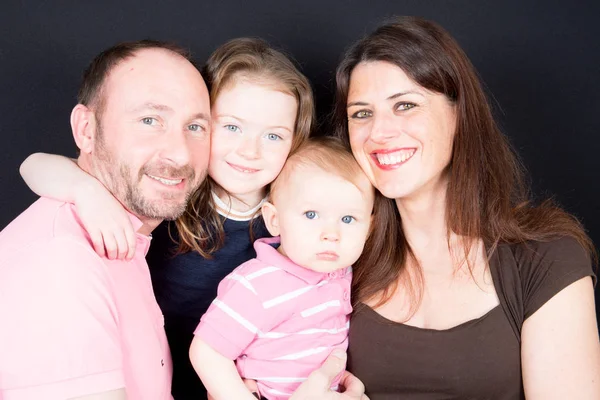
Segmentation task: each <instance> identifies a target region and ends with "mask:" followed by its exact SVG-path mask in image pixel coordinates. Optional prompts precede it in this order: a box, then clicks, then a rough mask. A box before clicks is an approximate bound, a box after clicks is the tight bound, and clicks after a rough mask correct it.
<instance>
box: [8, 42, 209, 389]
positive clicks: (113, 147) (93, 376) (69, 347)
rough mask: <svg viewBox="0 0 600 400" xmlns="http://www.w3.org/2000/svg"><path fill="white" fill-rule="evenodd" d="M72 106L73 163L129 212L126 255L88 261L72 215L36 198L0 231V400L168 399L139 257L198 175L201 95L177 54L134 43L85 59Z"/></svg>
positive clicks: (161, 341) (89, 250) (205, 129)
mask: <svg viewBox="0 0 600 400" xmlns="http://www.w3.org/2000/svg"><path fill="white" fill-rule="evenodd" d="M78 101H79V104H78V105H77V106H75V108H74V109H73V112H72V114H71V126H72V130H73V136H74V138H75V142H76V143H77V146H78V147H79V149H80V156H79V158H78V160H77V161H78V164H79V166H80V167H81V168H82V169H83V170H84V171H86V172H87V173H89V174H91V175H93V176H95V177H96V178H97V179H98V180H99V181H100V182H102V184H104V185H105V186H106V187H107V188H108V189H109V190H110V191H111V192H112V193H113V195H114V196H115V197H116V198H117V199H119V200H120V201H121V203H122V204H123V205H124V207H125V208H126V209H127V211H128V212H129V213H130V218H131V221H132V224H133V225H134V227H135V228H136V229H137V238H136V240H137V246H136V253H135V255H134V257H133V259H132V260H131V261H119V260H109V259H107V258H101V257H99V256H98V255H97V254H96V253H95V252H94V250H93V244H92V243H91V241H90V239H89V236H88V234H87V233H86V232H85V229H84V228H83V227H82V225H81V223H80V221H79V219H78V217H77V211H76V209H75V208H74V207H73V206H72V205H71V204H68V203H62V202H58V201H54V200H50V199H47V198H41V199H40V200H38V201H37V202H35V203H34V204H33V205H32V206H31V207H30V208H29V209H27V210H26V211H25V212H23V213H22V214H21V215H20V216H19V217H17V218H16V219H15V220H14V221H13V222H12V223H11V224H9V225H8V226H7V227H6V228H5V229H4V230H3V231H2V232H1V233H0V321H1V322H0V324H1V328H0V399H3V400H17V399H72V398H75V399H102V400H108V399H125V398H127V399H144V400H146V399H148V400H152V399H169V398H171V395H170V386H171V361H170V356H169V348H168V345H167V340H166V337H165V334H164V330H163V325H164V324H163V321H162V314H161V312H160V310H159V308H158V305H157V304H156V300H155V299H154V295H153V292H152V285H151V281H150V276H149V272H148V266H147V264H146V262H145V259H144V257H145V253H146V252H147V250H148V246H149V244H150V237H149V235H150V232H151V231H152V230H153V229H154V228H155V227H156V226H157V225H158V224H159V223H160V222H161V220H163V219H174V218H177V217H178V216H179V215H180V214H181V213H182V212H183V210H184V209H185V204H186V202H187V199H188V196H189V195H190V193H191V192H192V191H193V190H195V189H196V188H197V186H198V185H199V183H200V182H201V181H202V179H204V177H205V175H206V170H207V164H208V156H209V146H210V121H209V118H210V105H209V104H210V103H209V97H208V91H207V88H206V85H205V83H204V81H203V79H202V77H201V75H200V73H199V72H198V70H197V69H196V68H195V67H194V65H193V64H192V63H191V62H190V60H189V58H188V56H187V55H186V53H185V52H184V51H182V50H181V49H179V48H177V47H175V46H172V45H168V44H164V43H159V42H152V41H141V42H135V43H123V44H120V45H117V46H114V47H112V48H110V49H108V50H106V51H105V52H103V53H102V54H100V55H99V56H98V57H96V58H95V59H94V61H93V62H92V63H91V65H90V66H89V68H88V70H87V71H86V73H85V74H84V80H83V83H82V86H81V89H80V92H79V98H78Z"/></svg>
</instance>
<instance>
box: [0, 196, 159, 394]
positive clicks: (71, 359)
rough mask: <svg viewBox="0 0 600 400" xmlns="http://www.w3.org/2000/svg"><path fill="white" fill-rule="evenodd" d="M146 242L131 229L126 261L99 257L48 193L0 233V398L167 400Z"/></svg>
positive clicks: (71, 214) (72, 216) (68, 209)
mask: <svg viewBox="0 0 600 400" xmlns="http://www.w3.org/2000/svg"><path fill="white" fill-rule="evenodd" d="M131 219H132V223H133V224H134V228H136V229H139V227H140V226H141V222H140V221H139V220H138V219H137V218H135V217H134V216H131ZM149 244H150V238H149V237H147V236H144V235H141V234H138V235H137V248H136V254H135V258H134V259H133V260H132V261H117V260H115V261H111V260H108V259H106V258H102V257H99V256H98V255H97V254H96V253H95V252H94V250H93V248H92V246H91V244H90V241H89V236H88V235H87V233H86V231H85V230H84V228H83V227H82V225H81V222H80V220H79V218H78V217H77V213H76V211H75V208H74V206H72V205H70V204H66V203H62V202H58V201H54V200H50V199H46V198H41V199H39V200H38V201H36V202H35V203H34V204H33V205H31V207H29V208H28V209H27V210H26V211H25V212H23V213H22V214H21V215H20V216H19V217H17V218H16V219H15V220H14V221H13V222H12V223H10V224H9V225H8V226H7V227H6V228H5V229H4V230H3V231H2V232H0V324H1V328H0V399H2V400H24V399H27V400H29V399H44V400H52V399H61V400H63V399H67V398H72V397H79V396H84V395H90V394H95V393H102V392H106V391H110V390H116V389H119V388H126V391H127V398H128V399H129V400H137V399H140V400H142V399H143V400H153V399H157V400H163V399H171V395H170V388H171V360H170V355H169V348H168V344H167V340H166V336H165V333H164V326H163V325H164V324H163V318H162V314H161V312H160V309H159V308H158V305H157V304H156V300H155V298H154V294H153V292H152V283H151V281H150V274H149V271H148V266H147V264H146V261H145V258H144V257H145V254H146V252H147V251H148V246H149Z"/></svg>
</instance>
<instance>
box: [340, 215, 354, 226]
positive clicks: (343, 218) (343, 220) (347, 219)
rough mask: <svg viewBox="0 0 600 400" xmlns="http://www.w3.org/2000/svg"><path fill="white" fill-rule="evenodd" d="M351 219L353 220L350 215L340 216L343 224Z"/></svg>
mask: <svg viewBox="0 0 600 400" xmlns="http://www.w3.org/2000/svg"><path fill="white" fill-rule="evenodd" d="M352 221H354V217H351V216H350V215H345V216H343V217H342V222H343V223H345V224H349V223H351V222H352Z"/></svg>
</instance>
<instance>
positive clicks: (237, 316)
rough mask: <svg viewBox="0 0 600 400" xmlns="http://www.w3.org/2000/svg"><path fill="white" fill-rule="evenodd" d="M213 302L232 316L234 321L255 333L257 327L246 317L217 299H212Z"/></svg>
mask: <svg viewBox="0 0 600 400" xmlns="http://www.w3.org/2000/svg"><path fill="white" fill-rule="evenodd" d="M213 303H214V304H215V305H216V306H217V307H219V308H220V309H221V310H223V312H224V313H225V314H227V315H229V316H230V317H231V318H233V319H234V320H235V321H236V322H238V323H239V324H240V325H242V326H243V327H244V328H246V329H248V330H249V331H250V332H252V333H257V332H258V328H257V327H256V326H254V325H252V324H251V323H250V321H248V320H247V319H246V318H244V317H242V316H241V315H240V314H238V313H237V312H235V311H234V310H233V309H231V308H229V306H227V304H225V303H223V302H222V301H221V300H219V299H214V300H213Z"/></svg>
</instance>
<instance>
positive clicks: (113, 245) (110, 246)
mask: <svg viewBox="0 0 600 400" xmlns="http://www.w3.org/2000/svg"><path fill="white" fill-rule="evenodd" d="M102 239H103V241H104V248H105V249H106V256H107V257H108V259H109V260H114V259H116V258H117V250H118V249H117V242H116V240H115V237H114V235H110V234H106V235H104V234H103V235H102Z"/></svg>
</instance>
